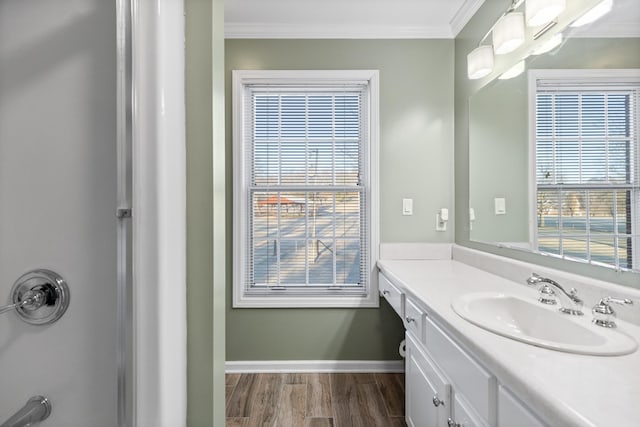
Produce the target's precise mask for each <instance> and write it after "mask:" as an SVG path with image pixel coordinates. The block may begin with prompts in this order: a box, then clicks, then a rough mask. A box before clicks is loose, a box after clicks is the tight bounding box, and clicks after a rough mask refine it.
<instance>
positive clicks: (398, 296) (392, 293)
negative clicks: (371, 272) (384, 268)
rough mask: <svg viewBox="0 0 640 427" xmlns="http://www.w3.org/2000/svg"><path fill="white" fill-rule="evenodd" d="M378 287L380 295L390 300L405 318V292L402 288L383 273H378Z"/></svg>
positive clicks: (392, 305)
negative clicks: (396, 285) (397, 286)
mask: <svg viewBox="0 0 640 427" xmlns="http://www.w3.org/2000/svg"><path fill="white" fill-rule="evenodd" d="M378 288H379V289H380V295H382V296H383V297H384V298H385V299H386V300H387V301H388V302H389V304H390V305H391V307H393V309H394V310H395V311H396V313H398V316H400V317H401V318H402V319H404V294H403V293H402V292H401V291H400V289H398V288H396V287H395V286H394V285H393V284H392V283H391V282H390V281H389V279H387V278H386V277H384V274H382V273H378Z"/></svg>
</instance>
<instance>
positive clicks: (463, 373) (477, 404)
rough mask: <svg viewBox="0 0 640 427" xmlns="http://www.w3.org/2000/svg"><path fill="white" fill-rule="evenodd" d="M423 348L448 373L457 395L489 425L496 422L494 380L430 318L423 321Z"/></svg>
mask: <svg viewBox="0 0 640 427" xmlns="http://www.w3.org/2000/svg"><path fill="white" fill-rule="evenodd" d="M425 342H426V347H427V350H428V351H429V353H430V354H431V356H432V357H433V360H434V361H435V362H436V363H437V364H438V365H439V366H440V368H442V370H443V371H444V372H446V373H447V375H448V376H449V378H450V379H451V381H452V383H453V386H454V388H455V390H456V392H459V393H461V394H463V395H464V396H465V397H466V398H467V400H468V401H469V403H470V405H471V406H472V407H473V408H474V409H475V411H476V412H477V413H478V415H480V416H481V417H482V418H483V419H484V421H485V422H486V423H488V424H489V425H495V422H496V395H497V381H496V378H495V377H494V376H493V375H491V374H490V373H489V372H487V371H486V370H485V369H484V368H483V367H482V366H480V365H479V364H478V363H477V362H476V361H475V360H473V359H472V358H471V357H470V356H469V355H467V353H465V352H464V351H463V350H462V349H461V348H460V347H459V346H458V345H457V344H456V343H455V342H453V341H452V340H451V338H449V337H448V336H447V335H446V334H445V333H444V332H443V331H442V330H441V329H440V327H439V326H438V325H436V324H435V323H434V322H433V321H432V320H431V318H426V324H425Z"/></svg>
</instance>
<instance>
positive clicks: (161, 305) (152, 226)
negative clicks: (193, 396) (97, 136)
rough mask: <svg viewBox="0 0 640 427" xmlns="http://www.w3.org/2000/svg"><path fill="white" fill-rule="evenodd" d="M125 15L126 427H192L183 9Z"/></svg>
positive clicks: (162, 1)
mask: <svg viewBox="0 0 640 427" xmlns="http://www.w3.org/2000/svg"><path fill="white" fill-rule="evenodd" d="M116 11H117V26H118V28H117V37H118V44H117V45H118V50H117V67H118V72H117V75H118V82H117V90H118V98H117V99H118V100H117V104H118V105H117V109H118V125H117V126H118V140H117V146H118V214H119V215H118V216H119V218H120V220H119V222H118V308H117V311H118V313H117V315H118V347H119V348H118V426H119V427H184V426H185V425H186V155H185V139H186V137H185V90H184V89H185V88H184V85H185V84H184V76H185V73H184V65H185V52H184V37H185V33H184V1H183V0H171V1H166V0H116Z"/></svg>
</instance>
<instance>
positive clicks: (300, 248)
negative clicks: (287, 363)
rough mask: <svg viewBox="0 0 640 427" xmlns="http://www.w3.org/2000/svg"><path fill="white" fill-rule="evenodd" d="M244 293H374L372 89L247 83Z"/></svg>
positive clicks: (359, 86) (245, 102) (355, 86)
mask: <svg viewBox="0 0 640 427" xmlns="http://www.w3.org/2000/svg"><path fill="white" fill-rule="evenodd" d="M244 97H245V99H244V102H243V105H244V106H245V109H246V111H245V112H244V116H245V122H244V127H245V128H244V135H245V138H244V141H243V143H244V144H245V147H244V150H243V152H244V155H245V159H244V162H245V165H247V166H249V167H246V168H245V177H244V179H245V181H246V182H247V192H246V197H247V200H246V203H247V206H248V213H249V214H248V215H247V218H245V219H243V220H246V221H248V224H247V230H248V232H247V233H246V238H247V241H246V242H244V244H245V247H246V248H248V256H247V257H246V265H245V266H244V268H245V274H244V276H245V281H246V283H245V291H246V292H249V293H253V294H259V293H271V292H274V291H275V292H288V293H294V294H295V293H298V294H300V293H304V294H318V295H322V294H325V293H327V292H334V293H335V292H338V293H351V294H354V293H355V294H363V293H366V291H367V289H368V271H369V269H370V266H369V262H370V261H369V260H370V257H369V254H368V247H369V244H368V243H369V242H368V236H369V233H368V228H369V218H368V214H367V212H368V209H367V203H368V200H367V198H368V193H367V191H368V190H367V182H368V170H367V162H366V159H367V129H368V123H367V118H368V114H367V105H368V102H367V91H366V87H365V86H364V85H359V84H352V85H346V86H340V87H326V86H302V87H296V86H289V85H260V84H255V85H247V86H246V87H245V91H244Z"/></svg>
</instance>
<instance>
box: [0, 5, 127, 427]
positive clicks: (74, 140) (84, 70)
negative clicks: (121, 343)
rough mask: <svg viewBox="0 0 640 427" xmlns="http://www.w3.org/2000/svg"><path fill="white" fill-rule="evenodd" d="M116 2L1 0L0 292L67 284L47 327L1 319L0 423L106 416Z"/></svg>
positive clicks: (112, 288)
mask: <svg viewBox="0 0 640 427" xmlns="http://www.w3.org/2000/svg"><path fill="white" fill-rule="evenodd" d="M115 32H116V5H115V2H113V1H104V0H61V1H49V0H3V1H1V2H0V301H2V302H4V301H5V300H6V299H7V298H8V297H9V292H10V289H11V286H12V284H13V282H14V281H15V279H17V278H18V277H19V276H20V275H21V274H23V273H24V272H26V271H27V270H29V269H32V268H36V267H45V268H49V269H52V270H54V271H57V272H58V273H60V274H61V275H62V276H63V277H64V278H65V279H66V280H67V281H68V284H69V288H70V291H71V304H70V306H69V309H68V311H67V313H66V314H65V315H64V316H63V317H62V318H61V319H60V320H59V321H58V322H57V323H55V324H53V325H50V326H30V325H27V324H25V323H23V322H22V321H21V320H19V318H18V317H17V316H16V315H15V314H13V313H8V314H4V315H1V316H0V375H1V376H2V381H0V422H3V421H5V420H6V419H7V418H8V417H9V416H11V415H12V414H13V413H14V412H15V411H16V410H18V409H19V408H20V407H21V406H22V405H24V403H25V402H26V400H27V399H28V398H29V397H31V396H33V395H36V394H42V395H44V396H47V397H48V398H49V399H50V400H51V403H52V405H53V412H52V414H51V416H50V418H49V419H48V420H47V421H45V422H44V423H43V424H42V426H43V427H45V426H64V427H74V426H78V427H80V426H82V427H85V426H91V427H102V426H105V427H107V426H109V427H113V426H114V425H115V424H116V421H115V420H116V396H117V388H116V378H117V377H116V348H117V347H116V309H115V307H116V291H117V289H116V279H117V277H116V218H115V215H114V212H115V208H116V34H115Z"/></svg>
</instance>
